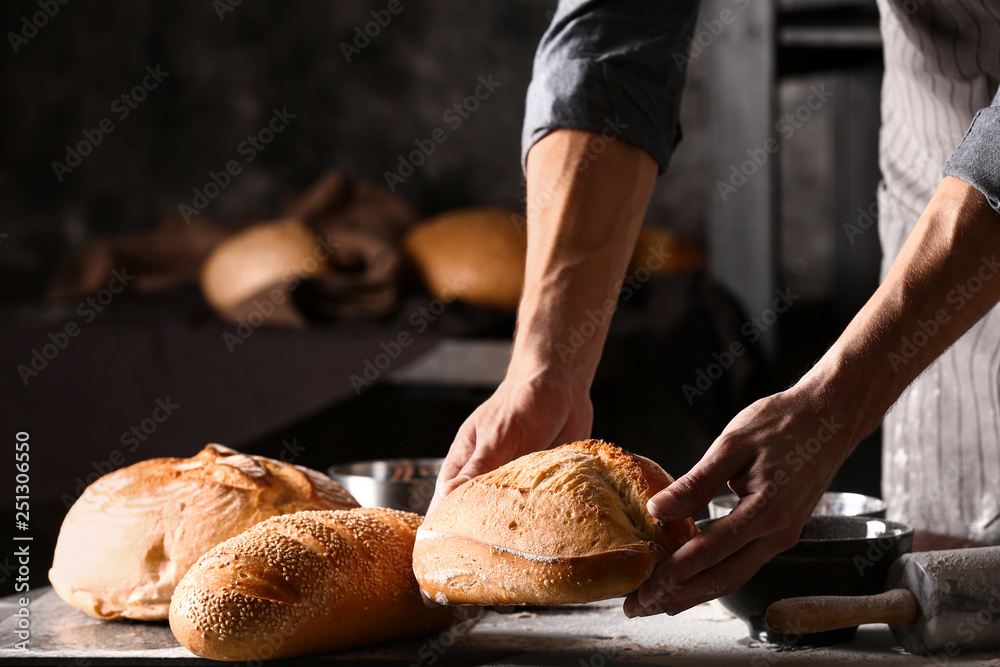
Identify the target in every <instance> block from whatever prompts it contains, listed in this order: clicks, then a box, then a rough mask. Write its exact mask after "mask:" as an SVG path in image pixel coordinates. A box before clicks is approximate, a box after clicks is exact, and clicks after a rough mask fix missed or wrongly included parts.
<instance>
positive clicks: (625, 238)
mask: <svg viewBox="0 0 1000 667" xmlns="http://www.w3.org/2000/svg"><path fill="white" fill-rule="evenodd" d="M600 137H601V135H599V134H594V133H591V132H583V131H579V130H557V131H555V132H552V133H551V134H549V135H547V136H546V137H545V138H543V139H541V140H540V141H539V142H538V143H536V144H535V146H534V147H533V148H532V149H531V152H530V153H529V154H528V162H527V178H528V206H527V208H528V256H527V265H526V270H525V281H524V284H525V291H524V294H523V296H522V298H521V304H520V307H519V308H518V325H517V334H516V336H515V341H514V351H513V357H512V360H511V370H510V371H509V373H510V372H517V371H519V370H520V369H522V368H523V367H524V366H525V365H527V366H529V367H532V368H535V369H537V368H545V369H547V370H552V371H555V372H557V373H559V374H561V375H564V376H565V377H566V378H567V379H568V380H569V381H570V382H572V383H573V384H574V385H576V386H577V387H579V388H584V389H589V387H590V383H591V382H592V380H593V377H594V373H595V371H596V369H597V364H598V362H599V361H600V357H601V350H602V348H603V346H604V341H605V338H606V337H607V330H608V325H609V324H610V320H611V317H610V312H608V311H609V308H608V306H610V308H611V309H613V308H614V304H615V303H617V299H618V290H619V289H620V287H621V281H622V278H623V277H624V275H625V270H626V267H627V265H628V261H629V258H630V257H631V256H632V252H633V248H634V246H635V240H636V236H637V235H638V232H639V228H640V227H641V225H642V218H643V215H644V214H645V211H646V206H647V204H648V203H649V197H650V194H651V193H652V189H653V184H654V182H655V179H656V174H657V165H656V162H655V161H654V160H653V159H652V158H651V157H650V156H649V154H648V153H646V152H645V151H643V150H641V149H638V148H635V147H634V146H631V145H629V144H626V143H624V142H622V141H612V142H606V141H605V140H604V139H601V145H604V149H603V151H602V152H601V153H600V154H596V155H595V153H594V152H593V151H592V150H591V149H590V148H589V144H590V142H591V141H594V140H595V139H597V138H600ZM595 311H605V312H608V317H606V318H604V319H603V322H602V321H601V318H600V317H591V318H588V312H591V313H593V312H595ZM595 320H596V321H595ZM588 321H589V322H593V323H594V330H593V334H592V335H591V336H583V342H582V344H580V339H579V338H578V337H574V339H573V340H572V341H571V340H570V336H571V330H572V329H574V328H575V329H576V330H577V331H579V330H580V327H581V324H583V323H584V322H588ZM586 329H587V330H588V331H589V330H590V328H589V327H587V328H586Z"/></svg>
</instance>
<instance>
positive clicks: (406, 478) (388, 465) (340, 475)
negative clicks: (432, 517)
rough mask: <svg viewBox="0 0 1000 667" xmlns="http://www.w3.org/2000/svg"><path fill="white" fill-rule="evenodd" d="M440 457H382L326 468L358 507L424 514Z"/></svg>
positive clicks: (431, 493)
mask: <svg viewBox="0 0 1000 667" xmlns="http://www.w3.org/2000/svg"><path fill="white" fill-rule="evenodd" d="M443 462H444V459H431V458H421V459H386V460H382V461H357V462H354V463H343V464H339V465H333V466H330V468H329V469H328V470H327V472H328V473H329V475H330V477H332V478H333V479H334V480H335V481H336V482H338V483H339V484H340V485H341V486H343V487H344V488H345V489H347V490H348V491H349V492H350V493H351V495H352V496H354V497H355V498H357V500H358V502H359V503H361V506H362V507H389V508H392V509H397V510H405V511H407V512H416V513H417V514H424V513H425V512H427V506H428V505H430V502H431V498H432V497H433V496H434V484H435V482H436V481H437V476H438V472H439V471H440V470H441V464H442V463H443Z"/></svg>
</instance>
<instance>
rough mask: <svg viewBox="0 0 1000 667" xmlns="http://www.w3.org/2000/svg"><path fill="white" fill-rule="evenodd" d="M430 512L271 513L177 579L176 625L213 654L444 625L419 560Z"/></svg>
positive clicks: (190, 645)
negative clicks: (422, 585)
mask: <svg viewBox="0 0 1000 667" xmlns="http://www.w3.org/2000/svg"><path fill="white" fill-rule="evenodd" d="M422 518H423V517H421V516H420V515H417V514H412V513H409V512H402V511H399V510H390V509H384V508H362V509H354V510H347V511H328V512H299V513H298V514H289V515H285V516H281V517H275V518H273V519H269V520H267V521H265V522H263V523H259V524H257V525H256V526H253V527H252V528H250V529H249V530H247V531H245V532H243V533H242V534H240V535H238V536H236V537H234V538H231V539H229V540H226V541H225V542H223V543H222V544H219V545H217V546H216V547H214V548H213V549H211V550H210V551H209V552H208V553H206V554H205V555H204V556H202V558H201V559H199V560H198V562H197V563H196V564H195V566H194V567H192V568H191V570H190V571H189V572H188V573H187V575H185V577H184V579H182V580H181V583H180V584H179V585H178V586H177V590H176V592H175V593H174V597H173V601H172V603H171V606H170V629H171V630H172V631H173V633H174V636H175V637H177V640H178V641H179V642H180V643H181V644H183V645H184V646H185V647H186V648H187V649H188V650H190V651H191V652H192V653H194V654H196V655H198V656H201V657H204V658H211V659H213V660H228V661H236V660H262V659H265V660H266V659H270V658H288V657H292V656H297V655H304V654H308V653H317V652H322V651H337V650H344V649H348V648H355V647H358V646H364V645H366V644H372V643H377V642H383V641H387V640H390V639H398V638H402V637H406V636H411V635H414V634H418V633H421V632H425V631H428V630H432V629H436V628H444V627H446V626H447V625H449V624H450V623H451V622H452V621H453V620H454V613H453V612H452V610H449V609H445V608H437V609H430V608H428V607H426V606H425V605H424V603H423V601H422V600H421V599H420V593H419V591H418V589H417V582H416V580H414V578H413V571H412V569H411V566H410V563H411V558H412V554H413V541H414V538H415V537H416V530H417V527H418V526H419V525H420V522H421V520H422Z"/></svg>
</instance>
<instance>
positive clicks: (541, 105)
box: [521, 0, 698, 171]
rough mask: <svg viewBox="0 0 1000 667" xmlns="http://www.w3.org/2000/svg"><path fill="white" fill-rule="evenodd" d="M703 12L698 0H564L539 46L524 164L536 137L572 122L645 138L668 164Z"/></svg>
mask: <svg viewBox="0 0 1000 667" xmlns="http://www.w3.org/2000/svg"><path fill="white" fill-rule="evenodd" d="M697 14H698V0H560V2H559V7H558V9H557V10H556V13H555V15H554V16H553V18H552V23H551V24H550V25H549V28H548V30H546V31H545V35H544V36H543V37H542V41H541V43H540V44H539V45H538V51H537V53H536V54H535V64H534V69H533V71H532V80H531V85H530V86H529V87H528V95H527V101H526V108H525V114H524V129H523V132H522V135H521V166H522V168H524V165H525V162H526V160H527V155H528V151H529V150H531V147H532V146H534V145H535V142H537V141H538V140H539V139H541V138H542V137H544V136H545V135H547V134H548V133H550V132H552V131H553V130H556V129H559V128H572V129H579V130H589V131H591V132H600V133H603V134H604V136H605V138H607V139H611V138H612V137H614V138H615V139H621V140H623V141H625V142H627V143H630V144H632V145H634V146H638V147H639V148H642V149H643V150H645V151H646V152H648V153H649V154H650V155H652V156H653V158H654V159H655V160H656V161H657V162H658V163H659V165H660V169H661V171H662V170H664V169H666V167H667V163H668V162H669V161H670V155H671V154H672V153H673V150H674V148H675V147H676V146H677V143H678V142H679V141H680V138H681V130H680V120H679V115H680V98H681V90H682V88H683V86H684V77H685V75H686V71H687V62H688V57H687V53H688V43H689V41H690V36H691V32H692V30H693V27H694V23H695V20H696V18H697Z"/></svg>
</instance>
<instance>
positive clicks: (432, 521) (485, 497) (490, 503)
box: [413, 440, 697, 605]
mask: <svg viewBox="0 0 1000 667" xmlns="http://www.w3.org/2000/svg"><path fill="white" fill-rule="evenodd" d="M672 482H673V479H672V478H671V477H670V475H668V474H667V473H666V472H664V471H663V469H662V468H660V467H659V466H658V465H656V464H655V463H653V462H652V461H650V460H649V459H646V458H643V457H641V456H636V455H633V454H629V453H628V452H625V451H623V450H622V449H620V448H618V447H616V446H614V445H611V444H608V443H606V442H603V441H600V440H585V441H582V442H574V443H572V444H568V445H563V446H561V447H556V448H554V449H549V450H545V451H541V452H535V453H533V454H528V455H526V456H522V457H521V458H519V459H516V460H514V461H511V462H510V463H508V464H506V465H504V466H502V467H500V468H497V469H496V470H494V471H492V472H489V473H486V474H484V475H480V476H478V477H476V478H474V479H472V480H469V481H468V482H466V483H465V484H463V485H461V486H459V487H458V488H457V489H455V490H454V491H452V492H451V493H450V494H449V495H448V496H446V497H445V499H444V500H442V501H441V503H440V504H439V505H438V506H437V507H436V508H435V509H434V511H433V512H431V513H430V514H429V515H428V516H427V519H426V520H425V521H424V523H423V525H422V526H421V527H420V530H419V531H418V532H417V541H416V545H415V546H414V550H413V570H414V573H415V574H416V577H417V581H418V582H419V584H420V588H421V590H423V591H424V593H426V594H427V595H428V596H429V597H431V598H432V599H435V600H437V601H438V602H440V603H442V604H497V605H508V604H535V605H542V604H570V603H578V602H591V601H594V600H603V599H607V598H613V597H619V596H622V595H626V594H627V593H629V592H631V591H632V590H634V589H635V588H637V587H638V586H639V585H640V584H641V583H642V582H644V581H645V580H646V579H647V578H648V577H649V575H650V574H652V572H653V568H654V567H655V566H656V564H657V563H658V562H660V561H661V560H663V559H664V558H666V557H667V556H668V555H669V554H670V553H673V551H674V550H676V549H677V548H678V547H679V546H680V545H682V544H683V543H685V542H686V541H687V540H689V539H690V538H691V537H693V536H694V534H695V533H696V532H697V529H696V528H695V526H694V522H693V521H691V519H685V520H683V521H675V522H671V523H667V524H664V523H661V522H659V521H657V520H656V519H654V518H653V517H652V516H650V514H649V512H647V511H646V502H647V501H648V500H649V499H650V498H651V497H652V496H653V495H654V494H656V493H657V492H658V491H660V489H663V488H664V487H666V486H668V485H669V484H670V483H672Z"/></svg>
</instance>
